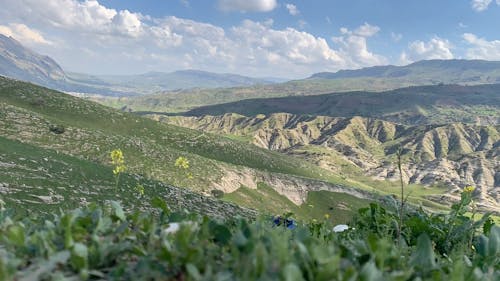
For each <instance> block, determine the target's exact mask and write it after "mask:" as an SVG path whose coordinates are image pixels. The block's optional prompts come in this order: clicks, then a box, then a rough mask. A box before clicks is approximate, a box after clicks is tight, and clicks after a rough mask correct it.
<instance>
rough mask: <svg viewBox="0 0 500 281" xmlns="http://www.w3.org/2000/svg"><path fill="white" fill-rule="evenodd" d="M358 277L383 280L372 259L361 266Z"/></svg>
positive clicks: (365, 280)
mask: <svg viewBox="0 0 500 281" xmlns="http://www.w3.org/2000/svg"><path fill="white" fill-rule="evenodd" d="M360 277H361V278H360V279H361V280H363V281H383V280H385V279H384V276H383V274H382V272H381V271H380V270H379V269H378V268H377V266H376V265H375V262H374V261H372V260H371V261H369V262H367V263H365V265H363V267H362V268H361V273H360Z"/></svg>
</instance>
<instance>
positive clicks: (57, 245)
mask: <svg viewBox="0 0 500 281" xmlns="http://www.w3.org/2000/svg"><path fill="white" fill-rule="evenodd" d="M467 196H468V195H467ZM467 196H465V197H464V198H462V199H463V200H462V204H459V205H457V207H456V208H454V209H452V211H451V212H450V213H449V214H447V215H444V216H445V217H446V220H447V223H452V224H451V225H447V224H445V223H443V222H441V221H440V220H437V221H434V220H432V219H428V218H432V217H434V216H432V215H428V214H426V213H424V212H423V211H422V210H416V211H415V213H414V214H413V215H415V216H418V217H422V224H424V228H425V229H426V230H425V231H422V232H419V231H416V230H418V229H419V228H420V227H421V226H422V225H420V223H419V224H418V225H420V226H418V227H416V226H414V225H405V226H404V227H403V229H404V233H405V235H406V236H405V237H406V240H407V241H408V244H407V245H403V244H401V245H398V243H395V239H394V226H393V224H395V223H397V222H398V220H397V216H396V217H395V218H394V216H393V215H392V214H391V212H390V211H386V210H385V209H384V208H383V207H381V206H377V205H376V204H373V205H371V206H370V207H369V208H367V209H363V210H361V211H360V214H359V216H358V218H357V219H356V220H355V221H353V222H352V223H351V225H350V229H349V230H347V231H344V232H341V233H335V232H333V231H332V226H331V225H329V224H328V222H326V221H324V222H318V221H315V222H313V225H312V224H300V223H299V224H298V225H297V227H296V228H295V229H293V230H290V229H287V228H284V227H276V226H273V221H272V220H270V219H269V218H267V217H266V218H264V217H262V218H261V219H257V220H256V221H252V222H249V221H247V220H244V219H232V220H226V221H221V220H220V219H211V218H208V217H201V216H198V215H193V214H188V213H185V212H179V213H171V212H170V210H169V209H168V207H167V206H166V205H165V204H161V202H153V203H152V206H156V207H158V208H159V209H160V210H159V213H160V214H159V215H158V212H155V214H156V215H153V214H152V213H151V212H149V211H146V212H130V211H124V210H123V209H122V208H121V206H120V205H119V204H118V203H117V202H111V204H110V205H109V206H107V205H105V206H104V208H99V207H97V206H96V205H90V206H88V207H85V208H81V209H76V210H73V211H67V212H61V213H60V214H58V215H52V216H50V217H25V218H17V219H16V218H14V217H12V216H10V213H9V212H8V211H6V210H1V211H0V279H1V280H56V279H57V280H61V279H62V277H64V278H66V279H68V280H76V279H91V280H311V281H313V280H318V281H322V280H500V279H499V278H500V243H499V241H500V227H498V226H496V225H491V221H490V222H489V223H486V222H484V221H479V222H473V223H472V225H473V226H474V227H472V228H471V227H470V221H467V220H465V219H464V218H459V217H460V216H461V215H460V213H461V212H462V211H461V210H462V209H463V208H462V207H463V206H464V204H465V203H466V202H467V200H468V198H467ZM158 200H160V199H158ZM370 220H371V221H370ZM371 222H376V223H375V224H374V223H371ZM382 224H386V225H382ZM481 224H483V225H482V226H483V228H484V229H486V230H487V231H485V232H483V233H481V232H480V231H478V229H477V228H476V226H477V227H479V226H481ZM454 229H457V231H458V232H460V233H461V234H462V235H463V237H465V238H467V239H469V238H471V240H470V243H472V245H471V246H470V247H452V248H449V247H447V246H446V245H445V246H444V247H443V249H442V251H443V252H441V250H438V251H436V248H437V247H438V246H439V245H440V244H441V243H443V241H442V238H441V236H442V235H444V236H449V235H450V234H448V233H454V232H455V230H454ZM387 234H389V235H387ZM413 237H416V239H413ZM450 237H455V236H454V234H451V236H450ZM451 239H454V238H451ZM453 242H454V240H453ZM467 243H469V242H466V244H467Z"/></svg>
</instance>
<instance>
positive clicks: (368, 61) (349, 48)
mask: <svg viewBox="0 0 500 281" xmlns="http://www.w3.org/2000/svg"><path fill="white" fill-rule="evenodd" d="M379 31H380V28H379V27H378V26H373V25H370V24H368V23H365V24H363V25H361V26H360V27H358V28H356V29H355V30H354V31H351V30H349V29H348V28H346V27H342V28H340V33H341V34H342V36H338V37H333V38H332V40H333V42H334V43H336V44H337V45H339V47H340V49H339V53H340V55H341V56H342V57H343V58H345V59H346V61H347V62H346V64H347V65H351V66H355V67H362V66H371V65H379V64H386V63H387V59H386V58H385V57H384V56H381V55H378V54H375V53H373V52H371V51H370V50H369V49H368V44H367V38H368V37H371V36H374V35H375V34H376V33H378V32H379Z"/></svg>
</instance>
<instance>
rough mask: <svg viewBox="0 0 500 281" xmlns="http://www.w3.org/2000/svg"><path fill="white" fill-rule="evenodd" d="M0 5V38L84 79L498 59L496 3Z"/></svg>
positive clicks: (323, 0)
mask: <svg viewBox="0 0 500 281" xmlns="http://www.w3.org/2000/svg"><path fill="white" fill-rule="evenodd" d="M403 2H404V3H403ZM0 4H1V6H2V7H3V8H2V9H1V10H0V34H4V35H7V36H12V37H13V38H15V39H16V40H18V41H20V42H21V43H22V44H24V45H26V46H28V47H30V48H32V49H33V50H35V51H37V52H40V53H42V54H46V55H49V56H50V57H52V58H54V59H55V60H56V61H57V62H59V63H60V64H61V66H62V67H63V68H64V69H66V70H68V71H75V72H84V73H91V74H137V73H144V72H148V71H164V72H170V71H175V70H180V69H200V70H205V71H212V72H222V73H237V74H242V75H248V76H255V77H265V76H268V77H286V78H303V77H306V76H309V75H310V74H312V73H315V72H322V71H337V70H340V69H353V68H360V67H366V66H373V65H384V64H395V65H401V64H407V63H411V62H414V61H417V60H423V59H453V58H464V59H485V60H500V38H499V34H498V32H497V31H496V29H497V28H498V26H500V0H472V1H471V0H460V1H455V0H446V1H431V0H423V1H412V2H408V1H398V0H381V1H375V0H369V1H362V0H354V1H352V0H351V1H347V0H345V1H327V0H318V1H313V2H311V1H306V0H245V1H243V0H232V1H231V0H214V1H201V0H170V1H133V0H102V1H95V0H85V1H82V0H44V1H42V0H0Z"/></svg>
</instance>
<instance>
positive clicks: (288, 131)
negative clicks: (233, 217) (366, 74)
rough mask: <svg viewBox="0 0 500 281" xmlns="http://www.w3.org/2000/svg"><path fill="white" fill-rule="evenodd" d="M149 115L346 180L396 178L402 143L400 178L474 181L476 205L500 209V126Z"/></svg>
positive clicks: (454, 183)
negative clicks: (241, 142) (237, 141)
mask: <svg viewBox="0 0 500 281" xmlns="http://www.w3.org/2000/svg"><path fill="white" fill-rule="evenodd" d="M150 117H152V118H154V119H157V120H160V121H163V122H168V123H171V124H175V125H179V126H185V127H189V128H194V129H198V130H202V131H209V132H215V133H223V134H228V135H233V136H235V137H238V138H240V139H242V140H246V141H247V142H250V143H253V144H254V145H256V146H259V147H263V148H266V149H269V150H274V151H280V152H282V153H286V154H289V155H294V156H298V157H302V158H304V159H307V160H309V161H311V162H313V163H315V164H317V165H318V166H321V167H323V168H325V169H329V170H331V171H333V172H335V173H340V174H344V175H345V176H347V177H352V178H355V177H358V176H362V175H366V174H368V175H371V176H372V177H373V178H375V179H388V180H394V181H395V180H398V172H397V167H396V165H395V163H396V153H397V150H398V148H399V147H401V148H402V149H403V150H402V151H403V160H404V165H403V166H404V173H405V174H404V181H405V182H406V183H408V184H423V185H427V186H429V185H431V186H432V185H437V186H448V187H452V188H453V190H452V191H451V192H450V194H451V195H452V194H454V193H458V192H460V190H461V189H462V188H463V187H465V186H466V185H474V186H476V187H477V189H476V194H475V195H476V198H477V199H478V200H479V201H480V202H481V204H482V205H483V207H487V208H493V209H495V210H497V211H500V205H499V203H500V125H496V126H478V125H467V124H463V123H452V124H444V125H425V126H408V125H400V124H396V123H392V122H388V121H383V120H379V119H373V118H362V117H352V118H341V117H337V118H335V117H325V116H304V115H292V114H285V113H277V114H271V115H268V116H264V115H258V116H254V117H245V116H241V115H237V114H225V115H222V116H202V117H181V116H175V117H165V116H161V115H151V116H150Z"/></svg>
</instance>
